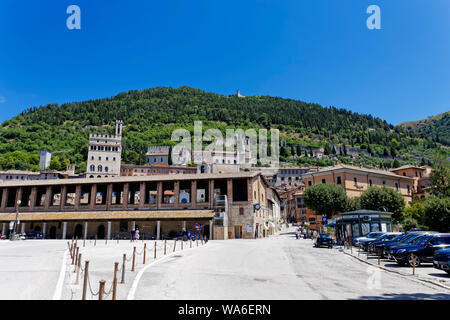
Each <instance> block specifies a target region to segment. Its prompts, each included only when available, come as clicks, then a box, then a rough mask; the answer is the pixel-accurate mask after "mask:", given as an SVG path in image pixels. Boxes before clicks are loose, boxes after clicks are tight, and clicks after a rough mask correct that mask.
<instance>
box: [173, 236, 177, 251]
mask: <svg viewBox="0 0 450 320" xmlns="http://www.w3.org/2000/svg"><path fill="white" fill-rule="evenodd" d="M176 247H177V239H175V241H174V242H173V252H175V249H176Z"/></svg>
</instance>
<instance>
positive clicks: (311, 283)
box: [135, 233, 450, 300]
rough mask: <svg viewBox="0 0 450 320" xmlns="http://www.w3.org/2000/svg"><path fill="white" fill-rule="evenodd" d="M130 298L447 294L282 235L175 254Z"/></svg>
mask: <svg viewBox="0 0 450 320" xmlns="http://www.w3.org/2000/svg"><path fill="white" fill-rule="evenodd" d="M135 299H234V300H244V299H275V300H276V299H307V300H310V299H450V291H448V290H446V289H444V288H441V287H437V286H434V285H432V284H424V283H421V282H419V281H414V280H411V279H408V278H406V277H402V276H399V275H396V274H392V273H389V272H386V271H382V270H380V269H378V268H374V267H371V266H368V265H367V264H365V263H363V262H360V261H358V260H356V259H355V258H352V257H350V256H348V255H345V254H343V253H342V252H340V251H339V250H338V249H337V248H335V249H327V248H314V247H313V246H312V241H311V240H309V239H308V240H304V239H299V240H296V239H295V237H294V235H293V234H290V233H286V234H283V235H280V236H277V237H272V238H268V239H258V240H240V239H238V240H226V241H210V242H209V243H208V244H207V245H206V246H205V247H204V248H202V249H201V250H192V251H185V252H183V253H180V254H176V255H175V256H173V257H170V258H169V259H166V260H165V261H162V262H161V263H159V264H155V265H154V266H152V267H151V268H148V270H146V271H145V272H144V274H143V276H142V278H141V280H140V282H139V284H138V286H137V289H136V293H135Z"/></svg>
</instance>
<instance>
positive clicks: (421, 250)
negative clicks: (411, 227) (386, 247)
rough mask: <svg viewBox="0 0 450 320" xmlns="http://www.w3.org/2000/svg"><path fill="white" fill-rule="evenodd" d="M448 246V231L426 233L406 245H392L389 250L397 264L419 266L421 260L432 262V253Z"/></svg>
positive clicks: (449, 235)
mask: <svg viewBox="0 0 450 320" xmlns="http://www.w3.org/2000/svg"><path fill="white" fill-rule="evenodd" d="M444 248H450V233H438V234H432V235H431V234H428V235H424V236H422V237H420V238H418V239H417V240H416V241H414V243H412V244H411V245H407V246H400V247H394V248H392V249H391V251H390V252H389V253H390V255H391V256H392V257H393V258H394V260H395V261H396V262H397V263H398V264H399V265H404V264H405V263H408V265H410V266H412V265H413V264H414V266H416V267H417V266H420V264H421V263H423V262H433V257H434V253H435V252H436V251H438V250H440V249H444Z"/></svg>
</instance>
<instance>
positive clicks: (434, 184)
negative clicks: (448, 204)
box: [430, 152, 450, 198]
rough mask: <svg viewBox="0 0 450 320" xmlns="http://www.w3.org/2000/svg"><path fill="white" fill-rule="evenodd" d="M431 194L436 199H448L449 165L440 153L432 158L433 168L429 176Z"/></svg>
mask: <svg viewBox="0 0 450 320" xmlns="http://www.w3.org/2000/svg"><path fill="white" fill-rule="evenodd" d="M430 179H431V187H430V191H431V194H433V195H435V196H437V197H440V198H442V197H450V164H449V161H448V160H447V157H446V155H445V154H444V153H442V152H437V153H436V154H435V157H434V168H433V171H432V172H431V175H430Z"/></svg>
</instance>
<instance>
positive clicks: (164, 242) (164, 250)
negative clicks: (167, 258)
mask: <svg viewBox="0 0 450 320" xmlns="http://www.w3.org/2000/svg"><path fill="white" fill-rule="evenodd" d="M166 241H167V240H164V255H166Z"/></svg>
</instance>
